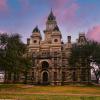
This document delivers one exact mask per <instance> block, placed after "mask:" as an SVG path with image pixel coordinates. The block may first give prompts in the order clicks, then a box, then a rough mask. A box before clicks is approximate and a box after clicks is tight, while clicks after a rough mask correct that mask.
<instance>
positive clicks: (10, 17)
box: [0, 0, 100, 42]
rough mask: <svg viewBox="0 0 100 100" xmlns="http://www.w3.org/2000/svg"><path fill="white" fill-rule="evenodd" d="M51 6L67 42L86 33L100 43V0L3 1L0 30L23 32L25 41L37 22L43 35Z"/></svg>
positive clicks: (0, 6)
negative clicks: (69, 36) (69, 38)
mask: <svg viewBox="0 0 100 100" xmlns="http://www.w3.org/2000/svg"><path fill="white" fill-rule="evenodd" d="M51 8H52V10H53V12H54V15H55V16H56V19H57V22H58V26H59V28H60V31H61V32H62V35H63V39H64V41H66V39H67V35H71V36H72V39H73V41H75V40H76V38H77V37H78V34H79V32H85V33H86V36H87V37H88V38H90V39H94V40H97V41H99V42H100V0H0V32H7V33H9V34H10V33H20V34H21V36H22V39H23V41H24V42H26V39H27V38H28V37H29V36H30V35H31V34H32V30H33V29H34V27H35V26H36V25H38V27H39V29H40V31H41V33H42V35H43V30H44V29H45V22H46V19H47V17H48V15H49V13H50V11H51Z"/></svg>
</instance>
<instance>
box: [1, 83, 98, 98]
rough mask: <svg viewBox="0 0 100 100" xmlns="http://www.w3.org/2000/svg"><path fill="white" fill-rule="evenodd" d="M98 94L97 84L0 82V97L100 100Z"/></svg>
mask: <svg viewBox="0 0 100 100" xmlns="http://www.w3.org/2000/svg"><path fill="white" fill-rule="evenodd" d="M99 95H100V87H99V86H98V87H97V86H86V85H80V86H76V85H67V86H33V85H23V84H0V99H17V100H100V96H99Z"/></svg>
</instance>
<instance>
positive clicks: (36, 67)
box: [27, 11, 90, 85]
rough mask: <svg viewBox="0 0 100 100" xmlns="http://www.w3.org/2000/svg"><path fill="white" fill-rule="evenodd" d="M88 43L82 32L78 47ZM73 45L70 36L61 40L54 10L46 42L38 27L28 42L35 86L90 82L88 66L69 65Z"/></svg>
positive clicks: (48, 19)
mask: <svg viewBox="0 0 100 100" xmlns="http://www.w3.org/2000/svg"><path fill="white" fill-rule="evenodd" d="M85 42H86V38H85V34H84V33H80V34H79V37H78V39H77V41H76V44H77V45H82V44H84V43H85ZM72 46H73V44H72V42H71V36H66V43H64V42H63V40H62V33H61V31H60V29H59V26H58V24H57V21H56V17H55V16H54V14H53V12H52V11H51V12H50V14H49V16H48V17H47V21H46V29H45V30H44V39H42V36H41V32H40V30H39V28H38V26H36V27H35V28H34V29H33V31H32V35H31V36H30V38H28V39H27V48H28V55H31V56H32V61H33V66H32V69H31V72H30V77H31V82H32V83H33V84H50V85H65V84H68V83H80V82H82V83H87V82H89V81H90V70H89V68H86V67H75V68H72V67H71V66H69V64H68V58H69V56H70V50H71V48H72Z"/></svg>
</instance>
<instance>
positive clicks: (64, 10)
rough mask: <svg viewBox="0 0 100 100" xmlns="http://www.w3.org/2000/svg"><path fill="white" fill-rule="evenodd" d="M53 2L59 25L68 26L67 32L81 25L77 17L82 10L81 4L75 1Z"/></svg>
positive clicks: (62, 0) (60, 0)
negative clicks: (80, 9)
mask: <svg viewBox="0 0 100 100" xmlns="http://www.w3.org/2000/svg"><path fill="white" fill-rule="evenodd" d="M51 1H52V3H53V9H55V11H54V12H55V15H56V16H57V18H58V21H59V23H60V24H62V25H64V26H66V27H67V28H68V29H67V31H71V30H72V29H75V28H76V27H77V26H78V24H79V18H78V16H77V12H78V10H79V8H80V6H79V4H78V3H77V2H75V0H51ZM53 1H55V2H53Z"/></svg>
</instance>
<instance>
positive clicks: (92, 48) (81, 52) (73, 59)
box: [69, 41, 100, 83]
mask: <svg viewBox="0 0 100 100" xmlns="http://www.w3.org/2000/svg"><path fill="white" fill-rule="evenodd" d="M93 61H94V62H95V63H96V64H97V65H98V66H99V67H98V70H94V71H93V72H94V73H95V75H96V77H97V83H98V78H100V44H99V43H97V42H94V41H88V42H87V43H86V44H85V45H81V46H78V45H77V44H74V45H73V47H72V49H71V55H70V57H69V64H70V66H71V67H82V66H84V67H88V68H91V69H95V68H94V66H90V64H91V63H92V62H93Z"/></svg>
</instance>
